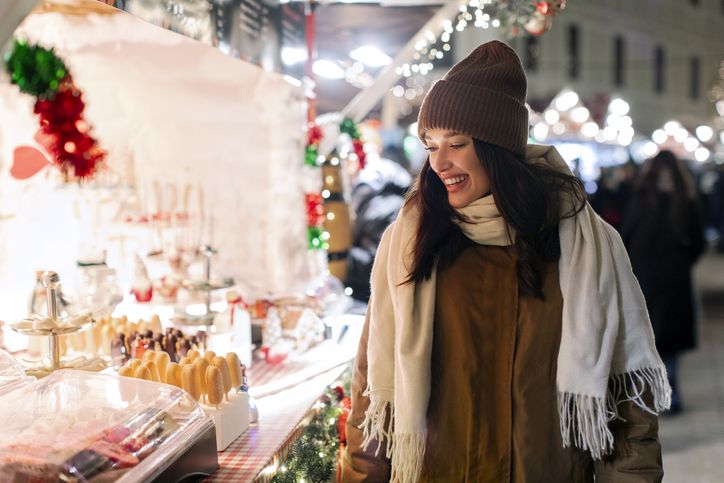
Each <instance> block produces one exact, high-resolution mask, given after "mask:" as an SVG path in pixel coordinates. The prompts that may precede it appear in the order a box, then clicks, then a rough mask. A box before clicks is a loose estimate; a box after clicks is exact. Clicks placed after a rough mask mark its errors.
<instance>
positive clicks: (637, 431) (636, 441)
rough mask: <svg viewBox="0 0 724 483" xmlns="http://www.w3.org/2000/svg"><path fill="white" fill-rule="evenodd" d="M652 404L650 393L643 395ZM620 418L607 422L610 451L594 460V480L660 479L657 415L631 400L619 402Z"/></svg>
mask: <svg viewBox="0 0 724 483" xmlns="http://www.w3.org/2000/svg"><path fill="white" fill-rule="evenodd" d="M644 400H645V402H646V405H647V406H648V407H653V397H652V395H651V393H650V392H649V393H648V394H645V395H644ZM618 411H619V415H620V418H618V419H616V420H614V421H612V422H611V423H610V426H609V427H610V429H611V432H612V433H613V451H612V453H611V454H610V455H608V456H606V457H604V458H603V459H601V460H598V461H595V462H594V468H595V473H596V483H659V482H661V480H662V479H663V477H664V469H663V465H662V461H661V444H660V443H659V420H658V416H656V415H655V414H651V413H649V412H647V411H644V410H643V409H641V408H640V407H638V406H636V405H635V404H634V403H633V402H631V401H626V402H622V403H620V404H619V406H618Z"/></svg>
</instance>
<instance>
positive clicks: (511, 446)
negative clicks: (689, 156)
mask: <svg viewBox="0 0 724 483" xmlns="http://www.w3.org/2000/svg"><path fill="white" fill-rule="evenodd" d="M526 89H527V81H526V77H525V73H524V72H523V68H522V66H521V63H520V60H519V59H518V57H517V55H516V54H515V51H513V50H512V49H511V48H510V47H508V46H507V45H505V44H504V43H501V42H498V41H492V42H488V43H485V44H483V45H481V46H479V47H478V48H476V49H475V50H474V51H473V52H472V53H471V54H470V55H469V56H468V57H466V58H465V59H463V60H462V61H460V62H459V63H458V64H456V65H455V66H454V67H453V68H452V69H451V70H450V71H449V72H448V73H447V74H446V75H445V77H444V78H443V80H440V81H438V82H437V83H435V84H434V85H433V86H432V88H431V89H430V91H429V92H428V94H427V95H426V97H425V99H424V100H423V103H422V106H421V108H420V113H419V117H418V136H419V137H420V139H421V141H422V142H423V143H424V144H425V146H426V148H427V149H428V151H429V155H428V159H427V160H426V162H425V163H424V165H423V166H422V169H421V171H420V173H419V174H418V176H417V178H416V181H415V183H414V185H413V188H412V189H411V191H410V192H409V193H408V196H407V198H406V200H405V203H404V205H403V207H402V209H401V211H400V213H399V215H398V216H397V218H396V220H395V222H394V223H392V224H391V225H390V227H388V228H387V229H386V230H385V232H384V234H383V236H382V240H381V242H380V246H379V250H378V252H377V256H376V259H375V262H374V266H373V268H372V277H371V287H372V292H371V298H370V302H369V305H368V310H367V316H366V321H365V325H364V328H363V332H362V337H361V340H360V345H359V349H358V352H357V357H356V362H355V370H354V376H353V382H352V410H351V412H350V415H349V417H348V419H347V424H346V431H347V447H346V449H345V452H344V453H343V458H342V465H341V466H342V475H341V480H342V481H343V482H345V483H351V482H376V483H379V482H384V481H393V482H395V483H417V482H462V481H470V482H476V483H513V482H515V483H534V482H556V483H590V482H593V481H594V478H595V481H596V482H597V483H601V482H604V483H614V482H615V483H624V482H625V483H654V482H660V481H661V479H662V476H663V471H662V463H661V446H660V444H659V441H658V420H657V416H656V411H660V410H662V409H664V408H666V407H668V405H669V395H670V389H669V385H668V381H667V379H666V371H665V368H664V364H663V362H662V361H661V359H660V358H659V356H658V354H657V353H656V349H655V344H654V338H653V332H652V330H651V324H650V322H649V320H648V316H647V313H646V305H645V302H644V299H643V295H642V294H641V290H640V289H639V288H638V285H637V284H636V281H635V279H634V276H633V274H632V272H631V267H630V264H629V261H628V256H627V255H626V250H625V248H624V247H623V243H622V242H621V239H620V237H619V235H618V233H617V232H616V231H615V230H614V229H613V228H612V227H611V226H609V225H607V224H606V223H605V222H604V221H602V220H601V219H600V218H599V217H598V216H597V215H596V214H595V213H594V212H593V210H592V209H591V207H590V206H589V205H587V204H586V203H585V192H584V191H583V186H582V184H581V182H580V181H579V180H578V179H576V178H575V177H574V176H573V175H572V174H571V171H570V170H569V169H568V167H567V165H566V164H565V162H564V161H563V159H562V158H561V156H560V154H558V152H557V151H556V150H555V148H553V147H550V146H527V145H526V140H527V135H528V111H527V109H526V107H525V95H526Z"/></svg>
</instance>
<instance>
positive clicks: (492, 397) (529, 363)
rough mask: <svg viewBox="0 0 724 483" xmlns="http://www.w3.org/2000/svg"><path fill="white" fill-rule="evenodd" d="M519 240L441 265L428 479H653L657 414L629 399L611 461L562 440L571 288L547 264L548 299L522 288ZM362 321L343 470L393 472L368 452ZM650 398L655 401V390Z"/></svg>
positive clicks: (355, 478) (371, 474) (516, 482)
mask: <svg viewBox="0 0 724 483" xmlns="http://www.w3.org/2000/svg"><path fill="white" fill-rule="evenodd" d="M515 253H516V252H515V248H514V247H495V246H482V245H475V246H473V247H470V248H468V249H466V250H465V251H464V252H463V253H462V254H461V255H460V257H459V258H458V259H457V261H456V262H455V263H454V264H453V265H452V266H451V267H449V268H447V269H445V270H440V271H439V272H438V279H437V293H436V298H435V320H434V335H433V350H432V385H433V388H432V393H431V400H430V402H429V404H428V414H427V421H428V436H427V443H426V453H425V466H424V469H423V474H422V477H421V480H420V481H421V482H481V483H482V482H489V483H507V482H510V483H540V482H556V483H584V482H585V483H588V482H593V480H594V475H595V478H596V483H602V482H603V483H609V482H610V483H653V482H660V481H661V480H662V477H663V470H662V463H661V446H660V444H659V441H658V420H657V417H656V416H655V415H652V414H650V413H647V412H644V411H643V410H641V409H640V408H638V407H637V406H635V405H634V404H632V403H623V404H621V405H620V407H619V408H620V415H621V417H622V418H623V419H624V420H616V421H613V422H611V423H610V428H611V431H612V432H613V434H614V438H615V439H614V451H613V453H612V454H611V455H610V456H608V457H606V458H605V459H604V460H602V461H593V460H592V458H591V457H590V455H589V454H588V453H587V452H584V451H582V450H580V449H577V448H563V445H562V442H561V434H560V429H559V418H558V410H557V405H556V381H555V378H556V368H557V356H558V347H559V345H560V336H561V310H562V302H563V301H562V297H561V292H560V288H559V285H558V266H557V263H551V264H549V265H548V266H547V269H546V272H545V280H544V287H543V292H544V295H545V300H543V301H542V300H540V299H537V298H534V297H531V296H527V295H523V294H521V293H520V292H519V290H518V280H517V276H516V270H515V264H516V254H515ZM368 324H369V320H368V321H367V323H366V324H365V328H364V331H363V334H362V340H361V342H360V346H359V350H358V353H357V359H356V366H355V373H354V379H353V386H352V412H351V414H350V417H349V419H348V420H347V441H348V447H347V450H346V452H345V455H344V460H343V465H342V481H343V482H345V483H353V482H376V483H377V482H380V483H381V482H385V481H388V480H389V475H390V465H389V461H388V460H387V459H386V458H384V457H383V455H382V454H381V455H380V457H375V455H374V451H375V449H376V445H373V447H370V448H368V451H363V450H362V448H361V442H362V439H363V438H362V432H361V431H360V430H359V429H358V426H359V425H360V424H361V423H362V421H363V420H364V413H365V410H366V409H367V406H368V405H369V399H367V398H366V397H364V396H363V395H362V392H363V391H364V388H365V387H366V385H367V335H368V328H369V327H368ZM649 402H650V401H649Z"/></svg>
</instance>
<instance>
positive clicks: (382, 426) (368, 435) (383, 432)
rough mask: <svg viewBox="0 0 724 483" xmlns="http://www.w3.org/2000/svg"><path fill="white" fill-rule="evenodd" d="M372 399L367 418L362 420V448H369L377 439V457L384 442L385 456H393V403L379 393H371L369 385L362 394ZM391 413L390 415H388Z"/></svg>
mask: <svg viewBox="0 0 724 483" xmlns="http://www.w3.org/2000/svg"><path fill="white" fill-rule="evenodd" d="M362 395H363V396H366V397H368V398H369V399H370V405H369V407H368V408H367V411H366V412H365V420H364V421H363V422H362V425H361V426H360V429H361V430H362V436H363V440H362V449H363V450H365V451H367V448H368V447H369V445H370V444H372V442H373V441H374V440H377V449H376V450H375V457H378V456H379V455H380V450H381V449H382V443H383V442H384V443H385V445H386V446H385V456H386V457H387V458H391V457H392V450H393V447H392V443H393V441H392V423H393V419H394V418H393V417H392V411H391V410H392V403H391V402H390V401H385V400H384V399H382V397H380V396H378V395H373V394H371V393H370V390H369V387H368V388H367V389H366V390H365V392H364V393H363V394H362ZM388 415H389V416H388Z"/></svg>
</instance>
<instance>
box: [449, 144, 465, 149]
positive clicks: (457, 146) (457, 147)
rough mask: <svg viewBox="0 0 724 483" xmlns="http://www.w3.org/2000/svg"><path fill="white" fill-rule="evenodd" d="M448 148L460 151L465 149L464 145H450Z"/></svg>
mask: <svg viewBox="0 0 724 483" xmlns="http://www.w3.org/2000/svg"><path fill="white" fill-rule="evenodd" d="M450 147H451V148H453V149H462V148H463V147H465V144H451V145H450Z"/></svg>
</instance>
